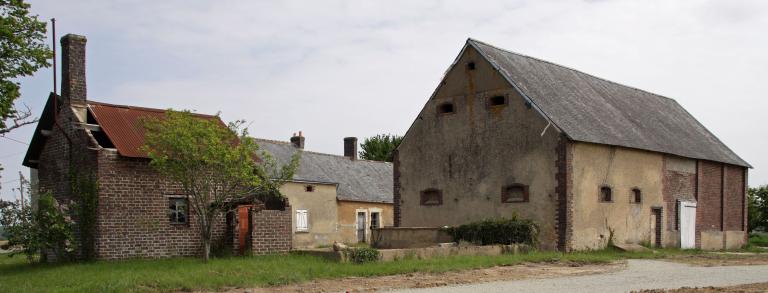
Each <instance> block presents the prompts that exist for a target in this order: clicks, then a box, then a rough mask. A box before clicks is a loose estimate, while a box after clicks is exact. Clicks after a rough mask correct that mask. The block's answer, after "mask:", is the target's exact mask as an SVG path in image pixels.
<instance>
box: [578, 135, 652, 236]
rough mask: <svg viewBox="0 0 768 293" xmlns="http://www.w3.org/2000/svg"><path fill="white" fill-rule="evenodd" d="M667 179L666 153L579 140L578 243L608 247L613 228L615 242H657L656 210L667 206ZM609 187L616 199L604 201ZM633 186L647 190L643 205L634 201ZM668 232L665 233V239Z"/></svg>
mask: <svg viewBox="0 0 768 293" xmlns="http://www.w3.org/2000/svg"><path fill="white" fill-rule="evenodd" d="M661 178H662V155H661V154H658V153H652V152H646V151H639V150H632V149H626V148H621V147H612V146H605V145H597V144H589V143H574V144H573V189H572V191H573V197H574V199H573V205H574V207H573V209H574V213H573V239H572V247H573V248H574V249H575V250H583V249H599V248H603V247H605V246H606V245H607V243H608V238H609V237H610V231H609V230H613V233H614V234H613V237H614V239H613V241H614V242H615V243H637V244H641V243H652V241H653V240H654V238H653V237H654V236H653V227H654V226H653V220H654V218H653V217H652V216H651V209H652V208H653V207H662V206H663V199H662V182H661ZM603 185H607V186H610V187H611V189H612V193H613V201H611V202H601V201H600V199H599V190H600V187H601V186H603ZM633 188H639V189H640V190H641V192H642V202H641V203H633V202H632V196H633V193H632V189H633ZM662 231H664V229H663V230H662ZM665 235H666V233H664V232H663V235H662V240H663V239H664V238H666V236H665Z"/></svg>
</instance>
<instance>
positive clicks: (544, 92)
mask: <svg viewBox="0 0 768 293" xmlns="http://www.w3.org/2000/svg"><path fill="white" fill-rule="evenodd" d="M467 44H468V45H471V46H473V47H474V48H476V49H477V50H478V51H479V52H480V53H481V55H482V56H484V58H486V59H487V60H488V61H489V62H490V63H491V64H493V66H494V67H495V68H496V69H497V70H498V71H499V72H500V73H501V74H502V75H503V76H504V77H505V78H506V79H507V80H508V81H510V83H511V84H512V85H513V86H514V87H516V88H518V89H519V90H520V92H522V94H523V95H524V96H527V97H528V98H529V99H531V101H533V103H534V104H535V105H536V106H537V107H538V108H539V109H541V111H542V112H544V114H545V115H546V116H547V117H548V118H549V119H550V120H551V121H552V123H554V124H555V126H557V127H558V128H560V129H561V130H562V131H564V132H565V133H566V134H567V135H568V137H570V138H571V139H573V140H576V141H583V142H591V143H599V144H607V145H616V146H623V147H629V148H636V149H642V150H649V151H655V152H661V153H668V154H673V155H678V156H683V157H689V158H694V159H705V160H711V161H717V162H723V163H728V164H733V165H738V166H745V167H751V166H750V165H749V164H748V163H747V162H746V161H744V160H743V159H741V158H740V157H739V156H738V155H736V154H735V153H734V152H733V151H731V150H730V149H729V148H728V147H727V146H726V145H725V144H724V143H722V142H721V141H720V140H719V139H718V138H717V137H715V135H714V134H712V133H711V132H709V130H707V129H706V128H705V127H704V126H703V125H702V124H701V123H699V122H698V121H697V120H696V119H695V118H694V117H693V116H691V114H689V113H688V112H687V111H686V110H685V109H684V108H683V107H682V106H680V104H678V103H677V102H676V101H675V100H672V99H669V98H666V97H663V96H660V95H656V94H653V93H649V92H646V91H642V90H639V89H636V88H632V87H628V86H625V85H621V84H618V83H615V82H611V81H608V80H605V79H602V78H598V77H595V76H592V75H589V74H586V73H583V72H580V71H577V70H574V69H570V68H567V67H564V66H561V65H557V64H554V63H551V62H547V61H543V60H539V59H536V58H532V57H528V56H525V55H520V54H517V53H513V52H510V51H507V50H504V49H500V48H497V47H494V46H492V45H488V44H485V43H483V42H479V41H476V40H472V39H470V40H468V41H467Z"/></svg>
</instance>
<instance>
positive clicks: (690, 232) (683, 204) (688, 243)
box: [677, 201, 696, 249]
mask: <svg viewBox="0 0 768 293" xmlns="http://www.w3.org/2000/svg"><path fill="white" fill-rule="evenodd" d="M677 212H678V217H679V219H680V248H684V249H687V248H696V203H695V202H692V201H680V202H678V206H677Z"/></svg>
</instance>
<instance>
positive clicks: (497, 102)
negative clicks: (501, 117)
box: [488, 96, 507, 107]
mask: <svg viewBox="0 0 768 293" xmlns="http://www.w3.org/2000/svg"><path fill="white" fill-rule="evenodd" d="M506 104H507V97H505V96H493V97H491V98H489V99H488V105H489V106H491V107H494V106H503V105H506Z"/></svg>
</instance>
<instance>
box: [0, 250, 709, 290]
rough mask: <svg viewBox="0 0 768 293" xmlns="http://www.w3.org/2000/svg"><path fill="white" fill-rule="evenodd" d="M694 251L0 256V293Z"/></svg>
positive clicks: (270, 281) (228, 282)
mask: <svg viewBox="0 0 768 293" xmlns="http://www.w3.org/2000/svg"><path fill="white" fill-rule="evenodd" d="M683 253H685V254H691V253H693V254H695V253H699V252H697V251H686V252H682V251H679V250H659V251H657V252H656V253H652V252H644V253H624V252H618V251H613V250H605V251H594V252H580V253H568V254H562V253H557V252H533V253H529V254H523V255H502V256H493V257H490V256H471V257H470V256H462V257H447V258H437V259H430V260H416V259H411V260H400V261H396V262H389V263H368V264H346V263H334V262H328V261H325V260H324V259H321V258H319V257H313V256H307V255H298V254H291V255H283V256H259V257H245V258H243V257H231V258H219V259H213V260H211V261H210V262H209V263H207V264H205V263H202V262H201V261H200V260H199V259H195V258H174V259H163V260H128V261H118V262H101V261H100V262H91V263H69V264H29V263H27V262H26V259H25V258H24V257H23V256H15V257H11V258H9V257H7V256H6V255H0V292H50V291H57V292H125V291H145V292H147V291H148V292H158V291H160V292H165V291H188V290H195V289H209V290H215V289H221V288H229V287H261V286H271V285H281V284H289V283H296V282H303V281H308V280H313V279H332V278H342V277H349V276H361V277H366V276H381V275H393V274H403V273H410V272H445V271H452V270H464V269H473V268H484V267H492V266H499V265H514V264H519V263H523V262H556V261H565V262H575V263H603V262H610V261H614V260H618V259H623V258H658V257H665V256H669V255H672V254H683Z"/></svg>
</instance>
